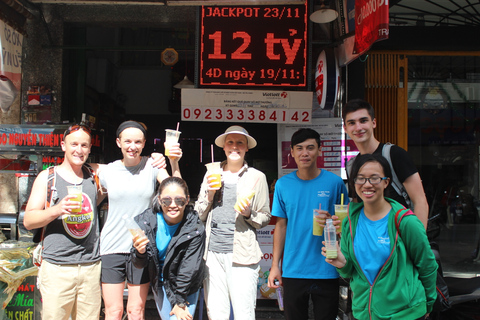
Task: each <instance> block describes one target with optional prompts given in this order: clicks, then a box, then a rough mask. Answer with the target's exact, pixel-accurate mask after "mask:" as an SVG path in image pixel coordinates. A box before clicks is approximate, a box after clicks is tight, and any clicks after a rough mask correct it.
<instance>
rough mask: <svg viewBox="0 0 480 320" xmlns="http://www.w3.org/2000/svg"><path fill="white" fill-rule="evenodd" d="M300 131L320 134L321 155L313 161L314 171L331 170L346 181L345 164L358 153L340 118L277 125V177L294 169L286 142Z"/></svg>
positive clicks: (288, 143) (288, 144) (294, 165)
mask: <svg viewBox="0 0 480 320" xmlns="http://www.w3.org/2000/svg"><path fill="white" fill-rule="evenodd" d="M301 128H311V129H313V130H315V131H317V132H318V133H319V134H320V140H321V144H322V145H321V147H322V151H321V155H320V156H319V157H318V158H317V168H320V169H324V170H327V171H331V172H333V173H335V174H336V175H338V176H339V177H341V178H342V179H344V180H346V179H347V175H346V172H345V163H346V161H348V159H350V158H352V157H354V156H355V155H357V154H358V149H357V147H356V146H355V143H354V142H353V140H351V139H350V137H348V135H347V134H345V131H344V130H343V125H342V118H314V119H312V123H311V124H309V125H300V124H280V125H278V127H277V139H278V141H277V147H278V150H280V152H279V153H278V177H279V178H280V177H282V176H284V175H286V174H288V173H290V172H292V171H295V170H296V169H297V164H296V163H295V159H293V157H292V155H291V146H290V140H291V138H292V135H293V134H294V133H295V132H296V131H297V130H298V129H301Z"/></svg>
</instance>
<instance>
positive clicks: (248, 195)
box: [233, 190, 255, 212]
mask: <svg viewBox="0 0 480 320" xmlns="http://www.w3.org/2000/svg"><path fill="white" fill-rule="evenodd" d="M254 195H255V191H253V190H252V191H250V192H248V193H246V194H242V195H239V196H237V202H236V203H235V205H234V206H233V209H235V210H236V211H238V212H240V211H242V210H241V209H240V203H242V202H244V201H245V200H247V201H251V200H252V199H253V196H254Z"/></svg>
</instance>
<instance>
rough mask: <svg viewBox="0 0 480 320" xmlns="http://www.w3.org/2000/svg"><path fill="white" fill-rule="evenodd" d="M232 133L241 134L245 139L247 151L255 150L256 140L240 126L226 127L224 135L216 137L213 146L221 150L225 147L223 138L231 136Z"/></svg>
mask: <svg viewBox="0 0 480 320" xmlns="http://www.w3.org/2000/svg"><path fill="white" fill-rule="evenodd" d="M233 133H237V134H242V135H244V136H245V137H247V148H248V149H252V148H255V146H256V145H257V140H255V139H254V138H253V137H252V136H251V135H249V134H248V131H247V130H245V128H243V127H240V126H231V127H228V128H227V130H225V133H222V134H221V135H219V136H218V137H217V139H215V144H216V145H217V146H219V147H220V148H223V147H224V146H225V138H226V137H227V135H229V134H233Z"/></svg>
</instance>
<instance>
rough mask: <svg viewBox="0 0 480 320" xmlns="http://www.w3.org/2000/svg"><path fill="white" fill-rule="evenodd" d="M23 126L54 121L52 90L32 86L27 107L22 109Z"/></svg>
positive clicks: (45, 87)
mask: <svg viewBox="0 0 480 320" xmlns="http://www.w3.org/2000/svg"><path fill="white" fill-rule="evenodd" d="M22 113H23V117H22V123H23V124H43V123H47V122H50V121H52V88H50V87H49V86H37V85H32V86H29V87H28V91H27V105H26V106H23V107H22Z"/></svg>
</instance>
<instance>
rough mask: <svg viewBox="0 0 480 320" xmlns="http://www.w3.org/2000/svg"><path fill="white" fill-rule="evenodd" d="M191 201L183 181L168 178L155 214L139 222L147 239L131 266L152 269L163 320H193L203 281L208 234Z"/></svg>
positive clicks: (137, 242) (140, 240)
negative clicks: (206, 234) (206, 237)
mask: <svg viewBox="0 0 480 320" xmlns="http://www.w3.org/2000/svg"><path fill="white" fill-rule="evenodd" d="M189 200H190V199H189V193H188V187H187V184H186V183H185V181H184V180H182V179H180V178H177V177H171V178H167V179H165V180H163V182H162V183H161V184H160V188H159V190H158V193H157V195H156V197H155V198H154V200H153V205H152V208H149V209H147V210H145V211H144V212H143V213H142V214H140V215H139V216H137V217H135V220H136V221H137V223H138V224H139V225H140V227H141V228H142V230H143V231H144V233H145V234H144V235H137V236H135V237H134V243H133V248H132V251H131V257H132V261H133V264H134V265H135V266H136V267H137V268H145V267H147V266H148V270H149V274H150V283H151V285H152V291H153V293H154V297H155V302H156V305H157V309H158V313H159V314H160V317H161V318H162V319H163V320H165V319H178V320H192V319H193V315H194V314H195V308H196V304H197V300H198V292H199V289H200V287H201V285H202V281H203V279H204V269H205V264H204V260H203V253H204V250H205V229H204V226H203V223H202V222H201V221H200V219H199V217H198V214H197V213H196V212H195V211H194V210H193V207H192V206H191V205H188V201H189Z"/></svg>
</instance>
